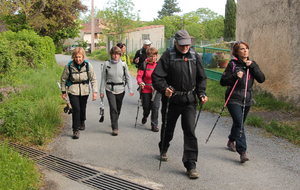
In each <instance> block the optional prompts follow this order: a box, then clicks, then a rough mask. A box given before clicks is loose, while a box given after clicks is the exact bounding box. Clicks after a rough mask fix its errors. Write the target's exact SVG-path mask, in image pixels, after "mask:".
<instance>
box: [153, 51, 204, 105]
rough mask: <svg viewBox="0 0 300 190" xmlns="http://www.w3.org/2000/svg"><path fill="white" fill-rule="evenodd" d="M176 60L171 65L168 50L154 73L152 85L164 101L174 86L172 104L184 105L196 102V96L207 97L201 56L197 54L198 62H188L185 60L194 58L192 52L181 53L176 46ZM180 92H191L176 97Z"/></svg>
mask: <svg viewBox="0 0 300 190" xmlns="http://www.w3.org/2000/svg"><path fill="white" fill-rule="evenodd" d="M174 49H175V52H176V60H177V61H173V63H172V64H170V62H171V61H170V51H169V50H167V51H165V52H164V53H163V55H162V56H161V58H160V59H159V61H158V63H157V66H156V68H155V69H154V71H153V73H152V85H153V87H154V88H155V89H156V90H157V91H158V92H159V93H161V94H163V96H162V97H163V99H166V96H164V94H165V91H166V88H167V87H169V86H172V87H173V88H174V90H175V96H174V95H173V96H172V97H171V98H170V103H174V104H184V103H187V102H196V100H197V99H196V98H195V95H197V97H199V96H200V95H205V90H206V79H207V77H206V74H205V70H204V67H203V64H202V61H201V58H200V56H199V55H198V54H197V53H196V60H194V61H190V64H189V61H186V60H185V58H189V59H190V58H192V56H191V54H190V51H191V50H189V52H188V53H186V54H182V53H181V52H179V51H178V50H177V49H176V47H175V46H174ZM176 91H178V92H191V91H193V93H192V94H189V95H176Z"/></svg>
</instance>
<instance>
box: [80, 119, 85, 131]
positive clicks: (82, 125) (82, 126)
mask: <svg viewBox="0 0 300 190" xmlns="http://www.w3.org/2000/svg"><path fill="white" fill-rule="evenodd" d="M79 130H80V131H84V130H85V123H84V121H83V122H82V123H81V125H80V127H79Z"/></svg>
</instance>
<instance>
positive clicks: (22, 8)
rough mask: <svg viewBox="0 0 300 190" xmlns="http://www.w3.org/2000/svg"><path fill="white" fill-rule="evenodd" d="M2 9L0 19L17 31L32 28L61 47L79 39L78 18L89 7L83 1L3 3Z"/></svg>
mask: <svg viewBox="0 0 300 190" xmlns="http://www.w3.org/2000/svg"><path fill="white" fill-rule="evenodd" d="M0 9H1V10H2V9H3V11H1V13H0V18H1V19H3V20H4V22H5V24H6V25H7V26H8V27H9V29H11V30H13V31H14V32H17V31H20V30H22V29H32V30H34V31H35V32H37V34H39V35H40V36H49V37H51V38H52V39H53V41H54V43H55V44H56V45H60V44H61V43H63V41H64V40H65V39H68V38H74V37H76V36H78V33H79V29H80V24H79V22H78V21H76V19H77V18H78V17H79V13H80V12H84V11H86V10H87V7H86V6H84V5H82V3H81V2H80V0H56V1H53V0H22V1H8V0H0Z"/></svg>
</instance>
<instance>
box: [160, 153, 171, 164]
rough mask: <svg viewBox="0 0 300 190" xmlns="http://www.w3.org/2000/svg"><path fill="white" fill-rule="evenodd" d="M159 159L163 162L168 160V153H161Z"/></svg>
mask: <svg viewBox="0 0 300 190" xmlns="http://www.w3.org/2000/svg"><path fill="white" fill-rule="evenodd" d="M159 157H160V155H159ZM160 160H161V161H164V162H166V161H168V160H169V158H168V155H167V153H166V152H164V153H162V155H161V158H160Z"/></svg>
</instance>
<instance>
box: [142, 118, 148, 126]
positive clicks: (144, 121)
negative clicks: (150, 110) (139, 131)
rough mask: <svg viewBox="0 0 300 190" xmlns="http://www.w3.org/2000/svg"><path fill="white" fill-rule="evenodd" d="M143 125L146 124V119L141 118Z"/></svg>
mask: <svg viewBox="0 0 300 190" xmlns="http://www.w3.org/2000/svg"><path fill="white" fill-rule="evenodd" d="M145 123H147V118H146V117H143V119H142V124H143V125H144V124H145Z"/></svg>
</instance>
